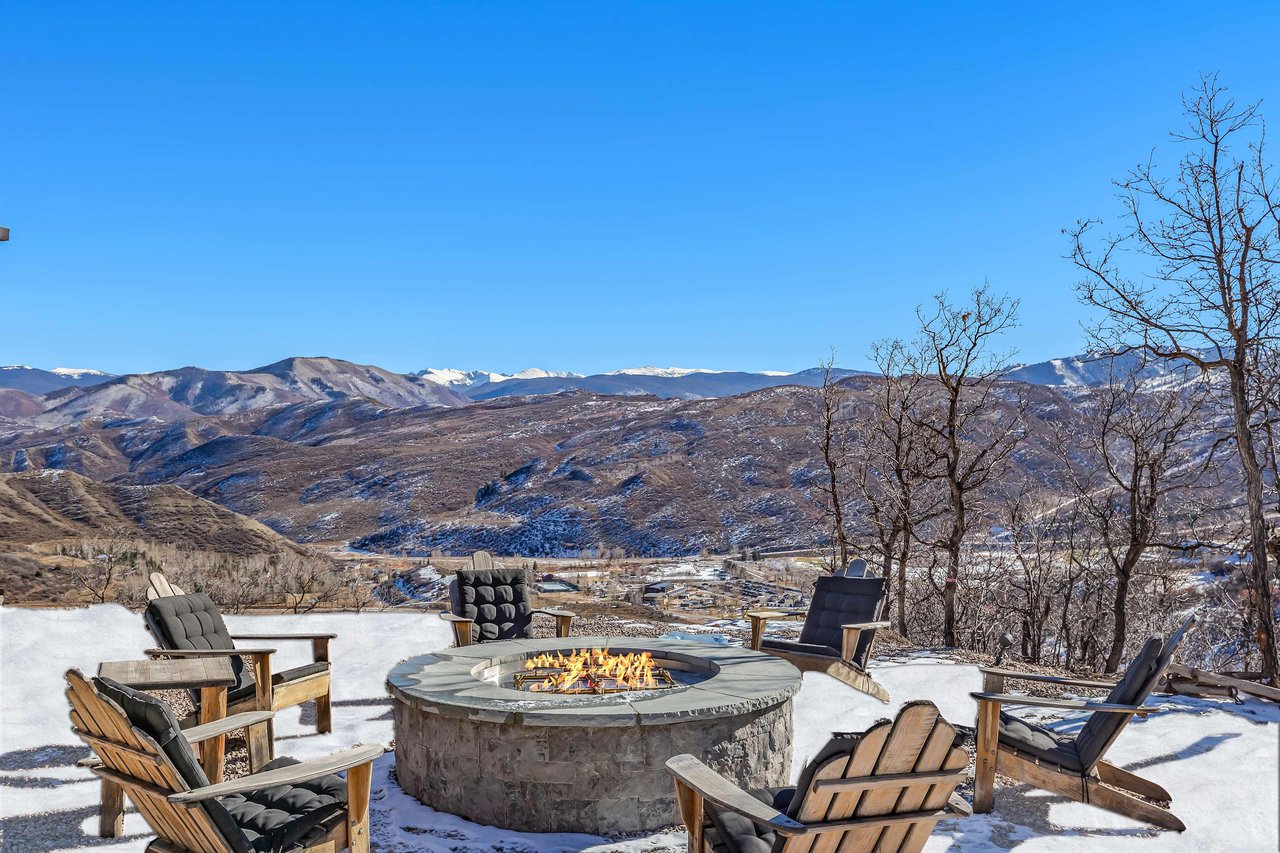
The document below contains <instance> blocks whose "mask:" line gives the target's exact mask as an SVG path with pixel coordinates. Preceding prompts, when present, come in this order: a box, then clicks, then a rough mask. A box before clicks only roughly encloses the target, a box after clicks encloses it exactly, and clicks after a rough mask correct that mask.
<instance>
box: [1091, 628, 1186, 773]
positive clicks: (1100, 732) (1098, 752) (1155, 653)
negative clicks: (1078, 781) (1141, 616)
mask: <svg viewBox="0 0 1280 853" xmlns="http://www.w3.org/2000/svg"><path fill="white" fill-rule="evenodd" d="M1163 645H1164V644H1163V643H1162V642H1161V640H1160V638H1159V637H1152V638H1151V639H1149V640H1147V642H1146V643H1145V644H1143V646H1142V650H1141V651H1140V652H1138V654H1137V655H1136V656H1135V657H1134V659H1133V663H1131V664H1129V668H1128V669H1126V670H1125V671H1124V677H1123V678H1121V679H1120V681H1119V682H1118V683H1117V684H1116V686H1115V687H1113V688H1112V689H1111V692H1110V693H1109V694H1107V698H1106V699H1104V700H1103V701H1105V702H1109V703H1111V704H1115V705H1141V704H1142V703H1143V702H1145V701H1146V699H1147V696H1148V695H1149V694H1150V693H1151V691H1152V690H1153V689H1154V688H1155V686H1156V675H1157V672H1158V670H1159V669H1160V668H1161V664H1160V661H1161V651H1162V649H1163ZM1127 721H1128V720H1127V718H1126V717H1125V716H1124V715H1123V714H1102V713H1095V714H1093V715H1092V716H1090V717H1089V721H1088V722H1087V723H1085V724H1084V727H1083V728H1082V729H1080V734H1078V735H1076V749H1077V750H1078V751H1079V753H1080V761H1081V762H1082V763H1083V764H1084V766H1085V767H1092V766H1093V765H1094V763H1095V762H1096V761H1097V760H1098V759H1099V758H1101V757H1102V753H1103V751H1104V750H1106V748H1107V746H1108V744H1109V742H1110V741H1111V739H1112V738H1113V737H1115V735H1116V733H1117V732H1118V731H1120V729H1121V727H1123V726H1124V725H1125V723H1126V722H1127Z"/></svg>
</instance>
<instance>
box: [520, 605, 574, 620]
mask: <svg viewBox="0 0 1280 853" xmlns="http://www.w3.org/2000/svg"><path fill="white" fill-rule="evenodd" d="M529 612H530V613H541V614H542V615H543V616H568V617H569V618H570V619H577V618H578V614H577V613H574V612H573V611H572V610H559V609H557V608H554V607H539V608H538V609H537V610H531V611H529Z"/></svg>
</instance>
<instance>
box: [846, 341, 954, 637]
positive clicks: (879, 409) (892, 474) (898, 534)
mask: <svg viewBox="0 0 1280 853" xmlns="http://www.w3.org/2000/svg"><path fill="white" fill-rule="evenodd" d="M871 357H872V360H873V361H874V362H875V364H876V367H877V368H878V369H879V372H880V380H879V381H878V382H877V383H876V384H875V386H874V391H875V395H874V397H873V399H872V404H871V405H870V406H868V407H866V408H865V409H864V410H862V411H861V412H860V413H859V414H857V415H856V416H855V418H854V429H853V441H852V443H853V445H854V447H855V449H856V456H857V457H858V459H859V461H860V463H861V464H860V465H859V466H858V468H857V477H856V481H855V482H856V484H857V488H858V496H859V498H860V501H861V506H860V510H861V512H860V513H859V517H860V519H861V522H862V523H861V525H860V526H861V527H862V528H863V529H865V530H866V531H867V538H868V543H869V549H870V550H871V551H873V552H874V553H875V554H876V555H877V556H878V557H879V562H880V572H881V574H882V575H884V577H886V578H888V579H889V586H890V597H891V598H892V600H893V601H894V611H895V614H896V615H895V619H896V622H897V627H898V631H899V633H901V634H902V635H903V636H908V630H909V629H908V624H909V623H908V620H907V567H908V564H909V562H910V559H911V554H912V545H913V544H914V543H915V541H916V537H917V535H918V534H917V530H916V527H917V525H918V524H921V523H923V522H924V521H927V520H928V519H929V518H931V517H932V516H933V515H934V514H935V513H936V501H935V502H933V503H932V504H931V503H930V501H929V500H928V498H929V496H928V495H927V494H923V490H922V489H921V486H922V485H923V484H922V473H921V465H922V464H923V463H922V460H921V452H922V449H923V445H924V436H923V433H922V432H921V430H920V429H919V428H918V427H917V426H916V424H915V421H914V420H913V419H912V412H913V411H915V409H916V407H917V406H918V405H919V403H920V394H921V391H920V389H921V384H922V382H923V381H924V377H922V376H921V375H920V374H919V373H918V372H916V371H915V370H914V365H912V364H911V363H910V361H909V359H908V358H907V354H906V348H905V346H904V345H903V343H902V342H901V341H895V340H889V341H879V342H877V343H875V344H873V345H872V348H871Z"/></svg>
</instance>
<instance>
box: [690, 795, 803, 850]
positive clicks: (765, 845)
mask: <svg viewBox="0 0 1280 853" xmlns="http://www.w3.org/2000/svg"><path fill="white" fill-rule="evenodd" d="M795 793H796V789H795V788H773V789H770V790H768V791H752V792H751V796H753V797H755V798H756V799H757V800H759V801H760V802H762V803H769V804H770V805H772V806H773V807H774V808H775V809H777V810H778V811H783V812H785V811H786V809H787V805H788V804H790V802H791V800H792V798H793V797H794V796H795ZM706 809H707V816H708V817H710V818H711V823H712V824H713V825H714V826H715V828H716V833H717V834H718V835H719V838H718V839H717V840H716V843H715V845H714V846H713V847H712V850H713V851H715V853H769V851H771V850H772V849H773V848H774V846H775V845H776V844H777V843H778V841H779V839H778V836H777V833H775V832H774V831H773V830H771V829H766V828H764V827H762V826H758V825H757V824H755V823H753V822H752V821H750V820H748V819H747V818H745V817H743V816H742V815H740V814H738V813H737V812H731V811H728V810H727V809H722V808H720V807H719V806H717V805H716V804H715V803H712V802H710V801H708V802H707V803H706Z"/></svg>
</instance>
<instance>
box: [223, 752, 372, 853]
mask: <svg viewBox="0 0 1280 853" xmlns="http://www.w3.org/2000/svg"><path fill="white" fill-rule="evenodd" d="M297 763H299V762H298V761H296V760H295V759H292V758H277V759H276V760H274V761H272V762H269V763H268V764H266V765H265V766H264V767H263V768H262V770H263V771H267V770H275V769H276V768H278V767H289V766H290V765H294V764H297ZM218 802H219V803H220V804H221V805H222V806H223V807H224V808H225V809H226V810H227V812H228V814H230V816H231V819H232V820H233V821H235V823H236V825H237V826H238V827H239V828H240V831H241V832H242V833H243V834H244V836H245V837H246V838H247V839H249V843H250V845H251V846H250V850H252V851H255V853H257V851H270V853H277V851H279V853H286V851H290V850H301V849H303V848H305V847H307V846H309V845H312V844H316V843H318V842H319V841H320V840H321V839H322V838H324V836H325V835H326V834H327V833H328V832H329V831H330V830H331V829H333V828H334V827H335V826H337V825H338V824H340V823H342V822H343V821H345V820H346V808H347V783H346V782H345V781H344V780H343V779H342V777H341V776H336V775H330V776H322V777H321V778H319V779H314V780H312V781H309V782H301V783H299V784H297V785H279V786H277V787H274V788H263V789H261V790H258V791H250V792H249V793H247V794H232V795H230V796H227V797H222V798H221V799H220V800H219V801H218Z"/></svg>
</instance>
